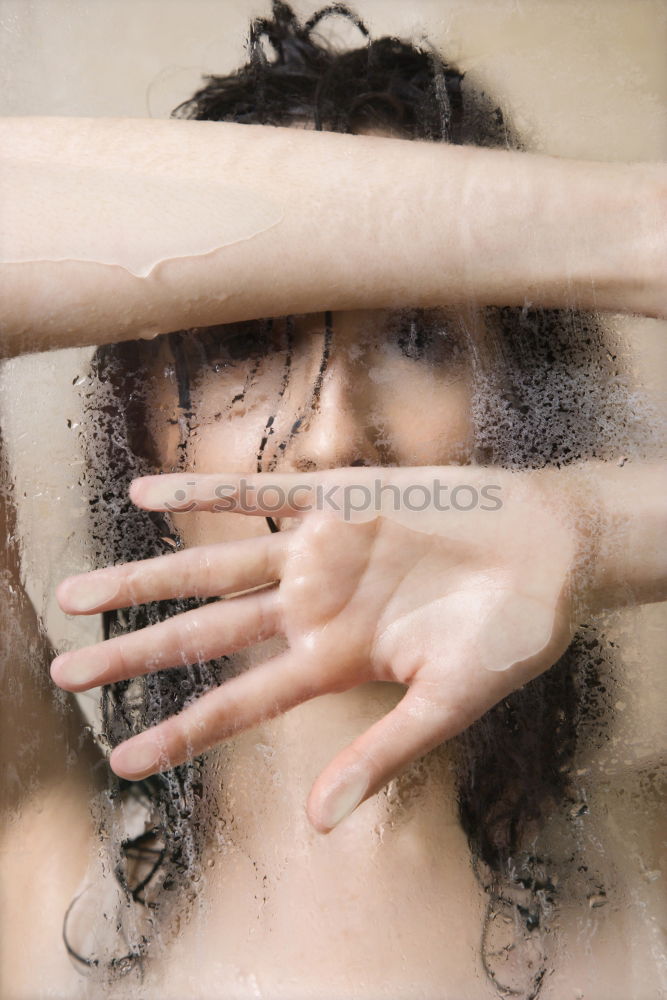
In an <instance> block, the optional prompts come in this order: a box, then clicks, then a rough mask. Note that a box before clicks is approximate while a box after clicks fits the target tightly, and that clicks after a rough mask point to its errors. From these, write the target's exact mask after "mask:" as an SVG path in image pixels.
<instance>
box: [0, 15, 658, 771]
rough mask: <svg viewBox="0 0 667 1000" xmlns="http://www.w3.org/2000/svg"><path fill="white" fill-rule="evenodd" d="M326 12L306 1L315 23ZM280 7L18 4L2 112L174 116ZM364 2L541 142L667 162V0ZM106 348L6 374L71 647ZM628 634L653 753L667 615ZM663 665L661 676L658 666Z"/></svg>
mask: <svg viewBox="0 0 667 1000" xmlns="http://www.w3.org/2000/svg"><path fill="white" fill-rule="evenodd" d="M316 6H317V5H316V4H311V3H309V2H303V0H298V2H295V3H294V7H295V9H296V10H297V11H298V12H299V13H300V14H302V15H306V16H307V15H309V14H310V13H312V11H313V10H314V9H316ZM269 9H270V4H269V3H268V2H267V0H263V2H261V0H256V2H247V0H0V114H1V115H68V116H70V115H73V116H131V117H168V114H169V111H170V110H171V108H173V107H174V106H175V105H176V104H177V103H178V102H179V101H181V100H183V99H185V98H186V97H188V96H189V95H190V94H191V93H192V92H193V90H194V89H195V87H197V86H198V85H199V83H200V77H201V75H202V74H204V73H206V72H217V73H221V72H226V71H229V70H231V69H233V68H234V67H235V66H236V65H238V64H239V63H240V62H241V61H242V60H243V51H244V39H245V36H246V31H247V24H248V20H249V18H250V17H251V16H253V15H257V14H266V13H268V11H269ZM356 9H357V10H358V12H359V13H360V14H361V16H362V17H363V18H364V19H365V20H366V21H367V23H368V26H369V27H370V28H371V30H372V33H373V34H375V35H379V34H385V33H396V34H399V35H401V36H404V37H410V38H412V39H414V40H417V41H419V40H420V39H422V38H423V37H425V36H428V37H429V38H430V39H431V41H432V42H433V43H434V44H435V45H436V46H437V47H439V48H440V49H441V51H442V52H443V53H444V54H445V55H446V57H448V58H449V59H451V60H452V61H454V62H456V63H458V65H459V67H460V68H461V69H463V70H466V71H467V72H469V73H470V74H471V75H472V74H474V75H475V76H476V77H478V78H480V79H482V80H483V81H485V82H486V83H487V84H488V87H489V89H490V90H492V91H493V92H494V93H495V94H497V96H498V97H499V99H500V100H501V101H504V102H506V103H507V104H508V105H509V106H510V107H511V108H512V110H513V116H514V120H515V122H516V124H517V125H518V127H519V128H520V129H521V130H522V132H523V133H524V134H525V135H526V136H527V137H528V138H530V140H531V141H532V145H533V147H534V148H536V149H540V150H543V151H545V152H549V153H552V154H556V155H561V156H576V157H585V158H593V159H595V158H597V159H621V160H640V159H664V158H665V155H666V153H667V59H666V58H665V52H666V51H667V3H665V2H658V0H630V2H625V0H624V2H616V0H521V2H519V0H492V2H487V0H415V2H414V3H410V4H408V3H406V2H405V0H359V2H358V3H357V4H356ZM323 33H325V34H326V35H327V36H328V37H330V38H332V39H337V40H339V41H340V42H341V43H346V42H351V43H352V44H356V40H357V39H359V35H358V33H357V32H356V30H354V29H352V28H350V27H349V26H347V25H345V24H344V23H343V22H342V21H341V20H340V19H337V18H333V19H330V20H328V21H327V22H325V27H324V28H323ZM622 323H623V327H624V329H626V330H627V342H628V351H629V352H630V354H631V356H632V357H633V359H634V361H635V364H636V367H637V372H638V378H639V381H640V383H641V384H643V386H644V391H645V393H646V394H647V395H648V396H650V397H651V398H652V400H653V401H654V402H655V404H656V407H657V410H656V413H657V414H661V415H662V417H661V418H660V417H658V416H657V415H656V419H657V420H659V419H664V417H665V416H666V415H667V403H666V400H665V392H664V385H665V381H666V379H665V375H666V374H667V329H666V327H667V324H665V323H659V322H657V321H652V320H623V321H622ZM89 353H90V352H87V351H62V352H56V353H53V354H50V355H39V356H32V357H27V358H22V359H18V360H15V361H11V362H8V363H6V364H4V365H3V366H2V370H1V371H0V385H1V391H2V401H1V405H2V423H3V428H4V433H5V434H6V437H7V439H8V446H9V450H10V456H11V460H12V462H13V466H14V469H15V483H16V495H17V497H18V502H19V513H20V524H21V531H22V533H23V536H24V539H25V550H24V566H25V572H26V575H27V583H28V588H29V592H30V593H31V596H32V597H33V600H34V602H35V605H36V607H37V609H38V611H39V612H40V613H41V614H43V615H44V616H45V618H46V621H47V623H48V628H49V632H50V634H51V635H52V637H53V640H54V642H55V643H56V645H57V646H58V647H59V648H64V647H65V646H69V645H76V644H80V643H81V642H84V641H89V639H88V638H87V636H86V635H85V629H86V628H87V629H89V630H90V629H94V628H95V627H96V626H95V622H89V623H83V624H82V623H77V622H74V621H68V620H67V619H66V618H65V616H63V615H62V614H61V613H60V612H59V610H58V609H57V607H56V606H55V602H54V600H53V597H52V592H53V587H54V586H55V583H56V582H57V581H58V580H59V579H60V578H61V577H62V576H63V575H65V574H66V573H68V572H74V571H80V570H82V569H84V568H86V563H85V551H84V546H83V543H82V542H83V539H84V538H85V531H84V524H85V511H84V508H83V506H82V504H81V502H80V500H79V497H78V491H77V487H76V480H77V474H78V471H79V469H80V466H81V458H80V456H79V454H78V453H77V448H76V424H77V421H78V419H79V403H78V397H77V391H76V388H75V387H74V386H73V384H72V383H73V381H76V380H77V377H82V376H85V372H86V366H87V358H88V356H89ZM68 420H69V421H70V422H71V423H72V425H73V427H72V429H70V428H68V424H67V421H68ZM619 626H621V627H622V628H626V627H628V628H630V629H631V630H632V632H633V634H635V635H638V636H639V637H640V639H641V642H640V643H638V644H636V645H635V649H634V655H633V659H635V662H636V668H637V670H638V678H637V683H641V684H643V685H644V686H646V685H648V689H647V690H646V695H647V698H643V697H642V698H640V699H639V704H643V705H644V706H645V707H644V709H643V710H642V719H641V722H640V721H639V719H638V718H637V717H636V716H635V717H634V719H633V718H628V720H627V724H628V726H629V729H628V730H627V732H628V734H629V735H630V736H631V738H632V739H634V741H635V742H636V741H637V740H640V741H641V742H643V744H644V745H643V747H642V748H640V747H639V746H637V750H638V752H639V753H640V754H641V753H642V750H643V752H646V753H648V752H650V749H651V746H652V745H653V750H655V744H654V739H655V734H657V733H659V732H660V728H661V727H660V711H659V706H660V699H659V698H656V690H655V688H654V685H655V684H656V683H657V677H658V676H659V674H661V673H663V672H662V671H661V670H660V671H658V667H659V663H660V659H661V657H662V654H663V652H664V647H665V636H666V635H667V629H666V628H665V615H664V607H663V608H656V607H653V608H648V609H643V610H642V611H641V612H640V613H637V614H634V615H626V616H624V617H623V619H622V620H620V621H619ZM647 664H648V665H652V666H653V668H654V669H652V670H651V669H649V670H645V669H644V668H645V667H646V666H647ZM90 701H91V703H92V699H90ZM663 703H664V702H663ZM647 705H653V706H654V711H655V713H656V715H655V718H654V719H650V718H647V715H646V712H647V711H649V710H648V709H647V708H646V706H647ZM647 723H651V724H648V725H647ZM640 730H641V736H640V734H639V731H640Z"/></svg>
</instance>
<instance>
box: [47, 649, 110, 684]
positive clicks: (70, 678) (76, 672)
mask: <svg viewBox="0 0 667 1000" xmlns="http://www.w3.org/2000/svg"><path fill="white" fill-rule="evenodd" d="M105 670H106V667H100V666H99V665H97V666H91V664H90V663H89V662H88V661H87V660H86V659H83V658H82V659H77V658H70V656H69V654H67V653H65V654H64V655H63V656H57V657H56V658H55V660H54V661H53V663H52V664H51V675H52V676H53V674H54V673H55V674H58V675H60V676H59V680H57V681H56V683H57V684H60V685H62V684H67V685H68V686H70V685H71V686H73V687H84V686H85V687H90V686H92V685H93V684H94V683H95V682H96V681H97V679H98V678H99V677H101V676H102V674H104V672H105ZM54 680H55V678H54Z"/></svg>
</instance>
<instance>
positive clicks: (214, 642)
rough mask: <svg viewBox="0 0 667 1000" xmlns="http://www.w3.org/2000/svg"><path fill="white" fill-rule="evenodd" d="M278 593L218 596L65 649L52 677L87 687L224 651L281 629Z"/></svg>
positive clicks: (77, 688) (68, 686)
mask: <svg viewBox="0 0 667 1000" xmlns="http://www.w3.org/2000/svg"><path fill="white" fill-rule="evenodd" d="M277 593H278V592H277V590H276V589H273V590H264V591H260V592H259V593H254V594H246V595H244V596H242V597H235V598H233V599H231V600H222V601H216V602H215V603H213V604H207V605H206V606H205V607H203V608H195V609H194V610H192V611H185V612H183V613H182V614H180V615H174V617H173V618H169V619H168V620H167V621H163V622H159V623H158V624H157V625H149V626H148V627H147V628H144V629H140V630H139V631H137V632H131V633H129V634H128V635H120V636H116V637H115V638H114V639H107V641H106V642H101V643H98V644H97V645H96V646H88V647H86V648H85V649H77V650H75V651H74V652H68V653H63V654H61V655H60V656H58V657H56V659H55V660H54V661H53V663H52V664H51V676H52V678H53V680H54V681H55V683H56V684H57V685H58V686H59V687H62V688H64V689H65V690H66V691H85V690H86V689H87V688H91V687H98V686H99V685H101V684H112V683H113V682H114V681H120V680H128V679H129V678H131V677H139V676H141V675H143V674H150V673H154V672H155V671H156V670H165V669H167V668H168V667H177V666H178V667H181V666H184V665H186V664H188V663H197V662H202V661H206V660H213V659H215V658H216V657H218V656H225V655H226V654H228V653H233V652H235V651H236V650H237V649H242V648H243V647H244V646H248V645H250V644H251V643H255V642H263V640H264V639H268V638H270V637H271V636H273V635H275V634H276V632H277V631H278V628H279V624H280V622H279V618H280V615H279V611H278V598H277Z"/></svg>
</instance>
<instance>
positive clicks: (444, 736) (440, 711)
mask: <svg viewBox="0 0 667 1000" xmlns="http://www.w3.org/2000/svg"><path fill="white" fill-rule="evenodd" d="M472 721H473V718H472V717H471V718H467V717H466V716H465V715H464V713H463V712H462V711H460V710H457V709H456V708H455V706H454V705H447V704H446V703H443V701H442V696H441V694H440V692H435V691H434V688H433V687H432V686H431V685H429V684H419V682H417V683H415V684H413V685H412V687H410V688H409V689H408V691H407V692H406V694H405V695H404V697H403V698H402V700H401V701H400V702H399V703H398V705H397V706H396V708H394V709H392V711H391V712H389V713H388V714H387V715H385V716H384V718H382V719H380V720H379V722H376V723H375V724H374V725H373V726H371V727H370V729H367V730H366V732H365V733H363V734H362V735H361V736H359V737H358V738H357V739H356V740H355V741H354V742H353V743H351V744H350V746H348V747H346V748H345V750H343V751H341V753H339V754H338V755H337V756H336V757H335V758H334V759H333V761H332V762H331V763H330V764H329V765H328V766H327V768H326V769H325V770H324V771H323V772H322V774H321V775H320V776H319V778H318V779H317V781H316V782H315V784H314V785H313V788H312V789H311V792H310V795H309V797H308V805H307V812H308V817H309V819H310V821H311V823H312V824H313V826H314V827H315V829H316V830H318V831H319V832H320V833H329V832H330V831H331V830H332V829H333V828H334V827H335V826H337V825H338V824H339V823H340V822H341V821H342V820H343V819H345V818H346V817H347V816H349V815H350V813H351V812H353V811H354V810H355V809H356V808H357V806H359V805H360V804H361V803H362V802H364V801H365V800H366V799H367V798H369V797H370V796H371V795H373V794H374V793H375V792H377V791H379V790H380V789H381V788H383V787H384V785H386V784H387V782H388V781H390V780H391V779H392V778H394V777H395V776H396V775H397V774H398V773H399V772H400V771H401V770H403V768H404V767H405V766H406V765H408V764H410V763H411V762H412V761H414V760H417V759H418V758H419V757H422V756H423V755H424V754H425V753H428V751H429V750H432V749H433V748H434V747H436V746H438V745H439V744H440V743H443V742H444V741H445V740H448V739H451V737H453V736H455V735H456V734H457V733H458V732H460V731H461V730H463V729H465V727H466V725H469V724H470V723H471V722H472Z"/></svg>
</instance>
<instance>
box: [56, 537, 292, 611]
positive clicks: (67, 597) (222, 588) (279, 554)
mask: <svg viewBox="0 0 667 1000" xmlns="http://www.w3.org/2000/svg"><path fill="white" fill-rule="evenodd" d="M286 545H287V542H286V540H285V536H284V535H280V534H277V535H268V536H266V537H264V536H262V537H260V538H248V539H243V540H241V541H236V542H226V543H223V544H220V545H202V546H200V547H197V548H193V549H186V550H185V551H183V552H175V553H173V554H170V555H164V556H157V557H156V558H155V559H143V560H140V561H137V562H132V563H126V564H125V565H124V566H110V567H109V568H108V569H102V570H96V571H95V572H93V573H83V574H81V575H79V576H70V577H67V579H65V580H63V581H62V583H60V584H59V586H58V588H57V590H56V596H57V598H58V603H59V604H60V607H61V608H62V609H63V611H66V612H67V613H68V614H93V613H97V612H100V611H108V610H109V609H111V608H126V607H130V606H131V605H133V604H144V603H145V602H146V601H165V600H168V599H169V598H177V597H218V596H222V595H223V594H233V593H238V592H239V591H242V590H250V589H252V588H253V587H259V586H261V585H262V584H266V583H271V582H274V581H276V580H278V579H279V578H280V569H281V566H282V560H283V556H284V552H285V548H286Z"/></svg>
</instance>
